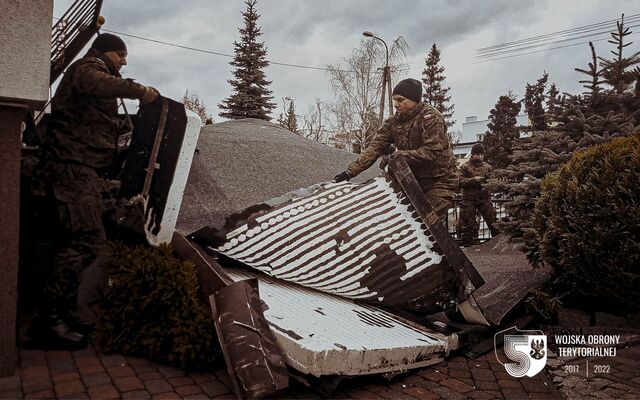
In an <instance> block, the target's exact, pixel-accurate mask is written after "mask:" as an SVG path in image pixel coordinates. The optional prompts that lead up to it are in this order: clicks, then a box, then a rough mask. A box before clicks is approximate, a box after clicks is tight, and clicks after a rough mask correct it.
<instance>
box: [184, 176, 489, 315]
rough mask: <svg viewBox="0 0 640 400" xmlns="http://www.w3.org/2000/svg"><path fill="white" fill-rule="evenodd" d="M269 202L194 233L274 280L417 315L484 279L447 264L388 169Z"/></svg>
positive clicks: (458, 298)
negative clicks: (220, 226)
mask: <svg viewBox="0 0 640 400" xmlns="http://www.w3.org/2000/svg"><path fill="white" fill-rule="evenodd" d="M405 165H406V164H405ZM303 193H304V191H303ZM273 203H275V202H269V204H262V205H259V206H255V207H252V208H250V209H247V210H246V212H245V213H240V214H236V215H234V216H232V217H230V218H229V219H227V223H226V225H225V227H224V228H223V229H222V230H215V229H213V228H204V229H201V230H200V231H198V232H196V233H195V234H193V235H192V238H193V239H194V240H196V241H198V242H200V243H201V244H204V245H206V246H207V248H208V249H209V250H210V251H215V252H218V253H220V254H223V255H224V256H226V257H229V258H231V259H233V260H236V261H239V262H241V263H243V264H245V265H248V266H250V267H252V268H254V269H257V270H259V271H262V272H264V273H266V274H268V275H271V276H273V277H275V278H278V279H283V280H286V281H290V282H294V283H297V284H300V285H303V286H306V287H309V288H313V289H317V290H321V291H323V292H327V293H331V294H335V295H339V296H343V297H347V298H350V299H355V300H360V301H366V302H368V303H371V304H374V305H382V306H386V307H391V308H401V309H406V310H410V311H413V312H416V313H432V312H436V311H440V310H443V309H447V308H450V307H452V306H453V305H455V304H457V303H460V302H463V301H465V300H466V296H469V295H471V293H472V292H473V290H475V288H476V287H477V286H480V285H481V284H482V281H481V279H480V281H479V282H478V281H476V285H475V287H474V285H473V284H470V283H469V281H466V282H461V280H460V277H459V276H458V274H457V273H456V270H460V269H461V268H460V266H455V267H456V268H452V265H451V263H450V262H449V260H448V259H447V257H446V256H445V252H443V249H442V247H441V245H440V243H439V242H438V241H437V240H436V239H435V238H434V236H433V234H432V232H431V231H430V230H429V228H428V226H427V224H426V223H425V220H424V218H423V217H422V216H421V215H420V213H419V212H418V211H416V208H415V207H414V206H413V205H412V204H411V201H410V200H409V198H408V197H407V196H406V194H405V192H404V191H403V190H402V189H401V187H400V185H399V184H397V183H396V181H395V180H394V178H392V177H391V175H388V174H386V173H384V174H383V175H382V176H380V177H378V178H375V179H372V180H369V181H367V182H365V183H362V184H355V183H348V182H343V183H326V184H321V185H317V186H315V187H312V188H309V189H308V190H307V194H306V195H303V196H300V197H296V196H293V198H291V199H289V200H287V201H285V202H284V203H280V204H276V205H274V204H273ZM465 260H466V257H465ZM456 261H458V260H456ZM466 261H467V262H468V260H466ZM467 268H468V266H467ZM471 268H473V267H472V266H471ZM472 272H475V274H476V275H477V276H478V277H479V275H478V274H477V271H475V270H473V271H472ZM462 286H464V287H462Z"/></svg>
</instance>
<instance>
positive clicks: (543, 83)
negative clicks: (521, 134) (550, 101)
mask: <svg viewBox="0 0 640 400" xmlns="http://www.w3.org/2000/svg"><path fill="white" fill-rule="evenodd" d="M548 79H549V74H548V73H547V72H546V71H545V72H544V74H542V77H540V79H538V80H537V81H536V83H534V84H529V83H527V86H526V88H525V92H524V99H523V100H524V108H525V111H526V112H527V115H528V116H529V121H531V129H532V130H534V131H544V130H546V129H547V122H546V121H545V111H544V100H545V98H544V91H545V89H546V88H547V80H548Z"/></svg>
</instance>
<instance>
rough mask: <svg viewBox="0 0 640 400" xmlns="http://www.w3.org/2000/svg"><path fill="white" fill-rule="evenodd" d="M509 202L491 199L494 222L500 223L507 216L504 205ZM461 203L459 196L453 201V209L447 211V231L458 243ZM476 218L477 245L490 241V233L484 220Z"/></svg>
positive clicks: (496, 198)
mask: <svg viewBox="0 0 640 400" xmlns="http://www.w3.org/2000/svg"><path fill="white" fill-rule="evenodd" d="M509 201H511V200H510V199H505V198H503V197H499V196H494V197H492V198H491V203H492V204H493V208H494V209H495V210H496V220H498V221H500V220H501V219H502V218H505V217H506V216H507V211H506V209H505V203H507V202H509ZM461 203H462V198H461V197H460V196H456V197H455V198H454V199H453V208H450V209H449V212H448V217H447V221H446V222H447V229H448V230H449V234H451V236H452V237H453V238H454V239H455V240H457V241H459V240H460V239H461V237H460V232H459V231H458V229H459V227H460V224H459V221H460V219H459V217H460V204H461ZM476 218H479V219H480V223H479V225H478V226H479V228H478V235H477V237H476V242H477V243H483V242H486V241H487V240H489V239H491V232H490V231H489V227H488V226H487V224H486V222H485V221H484V218H482V216H481V215H479V213H478V215H476Z"/></svg>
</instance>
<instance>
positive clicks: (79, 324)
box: [67, 311, 96, 335]
mask: <svg viewBox="0 0 640 400" xmlns="http://www.w3.org/2000/svg"><path fill="white" fill-rule="evenodd" d="M67 323H68V324H69V326H70V327H71V328H72V329H74V330H75V331H77V332H80V333H82V334H83V335H88V334H90V333H91V332H93V330H94V329H95V328H96V326H95V324H94V323H93V322H88V321H83V320H82V319H80V317H78V316H77V315H76V313H74V312H73V311H71V312H69V314H68V315H67Z"/></svg>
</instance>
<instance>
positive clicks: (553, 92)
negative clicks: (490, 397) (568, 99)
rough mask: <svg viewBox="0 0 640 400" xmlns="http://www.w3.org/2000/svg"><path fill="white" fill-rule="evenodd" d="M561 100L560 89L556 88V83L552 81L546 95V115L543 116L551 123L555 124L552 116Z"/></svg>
mask: <svg viewBox="0 0 640 400" xmlns="http://www.w3.org/2000/svg"><path fill="white" fill-rule="evenodd" d="M561 101H562V98H561V97H560V91H559V90H558V87H557V86H556V84H555V83H552V84H551V86H550V87H549V90H548V91H547V95H546V103H547V110H546V114H547V115H546V117H545V119H546V121H547V122H548V123H549V124H551V125H553V124H555V122H556V121H555V119H554V116H555V115H556V114H557V112H558V108H559V107H560V102H561Z"/></svg>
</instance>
